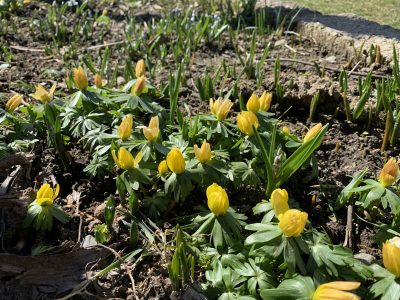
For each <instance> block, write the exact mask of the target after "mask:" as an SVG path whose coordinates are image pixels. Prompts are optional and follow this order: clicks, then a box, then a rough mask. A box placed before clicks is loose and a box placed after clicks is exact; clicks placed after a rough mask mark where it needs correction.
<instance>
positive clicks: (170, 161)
mask: <svg viewBox="0 0 400 300" xmlns="http://www.w3.org/2000/svg"><path fill="white" fill-rule="evenodd" d="M167 165H168V168H169V169H170V170H171V171H172V172H174V173H175V174H182V173H184V172H185V166H186V163H185V159H184V158H183V154H182V151H181V150H179V149H178V148H176V147H174V148H172V149H171V151H169V153H168V154H167Z"/></svg>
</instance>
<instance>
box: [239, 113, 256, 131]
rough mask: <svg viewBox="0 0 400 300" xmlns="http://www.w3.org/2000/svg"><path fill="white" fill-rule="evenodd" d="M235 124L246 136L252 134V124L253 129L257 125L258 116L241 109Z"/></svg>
mask: <svg viewBox="0 0 400 300" xmlns="http://www.w3.org/2000/svg"><path fill="white" fill-rule="evenodd" d="M237 125H238V127H239V130H240V131H241V132H243V133H244V134H247V135H248V136H252V135H253V134H254V132H253V127H252V126H254V127H255V129H257V128H258V126H259V123H258V118H257V116H256V115H255V114H254V113H253V112H251V111H242V112H241V113H239V114H238V116H237Z"/></svg>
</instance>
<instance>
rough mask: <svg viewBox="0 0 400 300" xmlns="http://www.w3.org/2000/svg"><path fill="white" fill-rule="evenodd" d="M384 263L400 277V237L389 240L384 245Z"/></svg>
mask: <svg viewBox="0 0 400 300" xmlns="http://www.w3.org/2000/svg"><path fill="white" fill-rule="evenodd" d="M382 256H383V265H384V266H385V268H386V269H387V270H388V271H390V272H391V273H393V274H394V275H396V277H398V278H400V238H399V237H397V236H396V237H394V238H392V239H390V240H387V241H386V242H385V243H384V244H383V246H382Z"/></svg>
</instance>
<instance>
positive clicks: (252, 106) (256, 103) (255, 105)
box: [246, 93, 260, 114]
mask: <svg viewBox="0 0 400 300" xmlns="http://www.w3.org/2000/svg"><path fill="white" fill-rule="evenodd" d="M246 108H247V110H248V111H252V112H253V113H255V114H256V113H257V112H258V111H259V110H260V99H259V98H258V96H257V94H255V93H253V94H252V95H251V97H250V99H249V100H248V101H247V104H246Z"/></svg>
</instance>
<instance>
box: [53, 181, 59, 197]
mask: <svg viewBox="0 0 400 300" xmlns="http://www.w3.org/2000/svg"><path fill="white" fill-rule="evenodd" d="M59 192H60V185H59V184H56V187H55V190H54V195H53V200H54V199H56V198H57V196H58V193H59Z"/></svg>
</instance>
